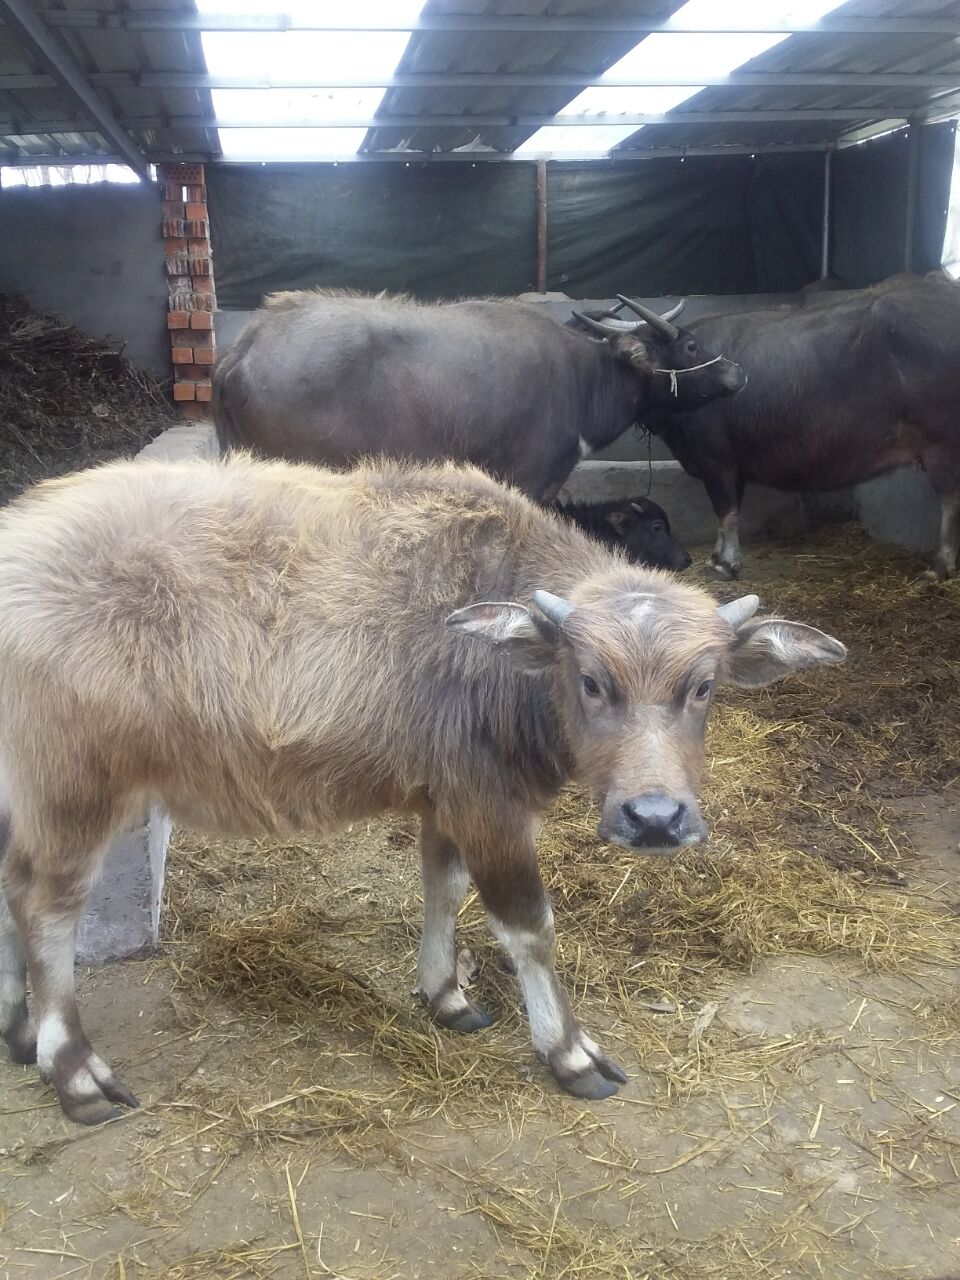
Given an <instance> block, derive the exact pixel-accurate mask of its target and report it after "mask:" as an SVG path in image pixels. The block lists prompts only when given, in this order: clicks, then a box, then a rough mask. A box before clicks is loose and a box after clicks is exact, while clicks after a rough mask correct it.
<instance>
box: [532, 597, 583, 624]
mask: <svg viewBox="0 0 960 1280" xmlns="http://www.w3.org/2000/svg"><path fill="white" fill-rule="evenodd" d="M533 603H534V604H535V605H536V606H537V608H538V609H539V610H540V612H541V613H542V614H543V615H544V617H546V618H549V619H550V621H551V622H552V623H553V624H554V626H556V627H562V626H563V624H564V622H565V621H566V619H567V618H568V617H569V616H570V614H571V613H573V605H572V604H571V603H570V601H569V600H564V599H563V598H562V597H561V596H555V595H552V594H551V593H550V592H549V591H535V592H534V593H533Z"/></svg>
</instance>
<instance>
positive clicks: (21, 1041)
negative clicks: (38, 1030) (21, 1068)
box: [0, 817, 37, 1063]
mask: <svg viewBox="0 0 960 1280" xmlns="http://www.w3.org/2000/svg"><path fill="white" fill-rule="evenodd" d="M9 846H10V819H9V818H8V817H0V860H2V859H3V858H4V857H5V856H6V853H7V850H8V848H9ZM0 1035H2V1036H3V1038H4V1040H5V1041H6V1044H7V1048H8V1049H9V1051H10V1057H11V1058H12V1059H13V1061H14V1062H20V1063H28V1062H36V1060H37V1037H36V1035H35V1033H34V1030H33V1027H32V1026H31V1025H30V1017H29V1014H28V1012H27V956H26V952H25V951H24V949H23V940H22V938H21V937H20V930H19V929H18V928H17V922H16V920H14V918H13V915H12V913H11V911H10V907H9V906H8V905H7V899H6V897H5V895H4V894H3V892H2V891H0Z"/></svg>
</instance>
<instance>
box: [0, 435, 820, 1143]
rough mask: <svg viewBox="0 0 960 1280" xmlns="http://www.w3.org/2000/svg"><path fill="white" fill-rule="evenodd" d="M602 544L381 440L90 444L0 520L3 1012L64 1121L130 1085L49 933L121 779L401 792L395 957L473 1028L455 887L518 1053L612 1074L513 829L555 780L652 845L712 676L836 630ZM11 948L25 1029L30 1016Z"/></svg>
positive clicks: (684, 814)
mask: <svg viewBox="0 0 960 1280" xmlns="http://www.w3.org/2000/svg"><path fill="white" fill-rule="evenodd" d="M756 606H757V601H756V597H746V598H745V599H744V600H742V601H738V602H736V603H735V604H733V605H728V606H726V607H725V608H724V609H719V610H718V609H717V608H716V607H715V604H714V602H713V601H712V600H711V598H710V597H709V596H708V595H707V594H705V593H704V592H702V591H700V590H697V589H694V588H692V587H687V586H681V585H680V584H679V583H677V582H675V581H674V580H673V579H671V578H669V577H668V576H666V575H664V574H662V573H658V572H653V571H650V570H642V569H637V568H634V567H631V566H629V565H628V564H627V563H626V561H625V560H623V559H621V558H620V557H619V555H618V554H616V553H613V552H610V551H608V550H606V549H605V548H603V547H601V546H600V545H599V544H598V543H596V542H595V541H593V540H591V539H589V538H587V537H585V536H584V535H583V534H581V533H580V532H579V531H577V530H576V529H574V528H572V527H571V526H569V525H568V524H566V523H565V522H563V521H562V520H560V519H558V518H557V517H555V516H554V515H552V514H550V513H548V512H546V511H544V510H542V509H540V508H537V507H535V506H534V505H533V504H532V503H531V502H530V501H528V500H527V499H526V498H524V497H523V496H521V495H520V494H519V493H518V492H516V491H514V490H509V489H504V488H501V487H500V486H498V485H497V484H496V483H494V482H493V481H491V480H489V479H487V478H486V477H485V476H484V475H483V474H482V473H480V472H478V471H473V470H469V469H467V470H463V469H457V468H456V467H454V466H447V467H443V468H436V469H426V470H418V469H416V468H413V467H403V466H401V465H399V464H392V463H386V464H383V465H378V466H374V467H369V468H363V469H360V470H358V471H356V472H353V473H350V474H348V475H343V474H334V473H332V472H327V471H322V470H319V469H315V468H312V467H307V466H301V467H298V466H294V465H291V464H287V463H280V462H275V463H265V462H254V461H252V460H250V459H249V458H247V457H245V456H239V457H236V458H234V459H232V460H230V461H228V462H225V463H205V462H194V463H185V464H179V465H177V464H164V463H155V464H146V463H140V462H138V463H116V464H113V465H110V466H106V467H103V468H101V469H98V470H94V471H89V472H86V473H82V474H80V475H77V476H74V477H72V478H69V479H66V480H56V481H51V482H49V483H47V484H44V485H41V486H40V487H39V488H37V489H36V490H34V491H33V492H32V493H31V494H29V495H28V496H27V497H26V498H24V499H21V500H20V501H19V502H16V503H15V504H13V506H11V507H10V508H9V509H8V510H7V511H6V512H5V513H4V514H3V516H2V517H0V757H2V759H0V763H2V766H3V771H4V773H5V775H6V777H7V781H8V787H9V801H8V805H7V810H8V812H7V822H8V824H9V833H10V834H9V842H8V848H7V852H6V857H5V863H4V882H3V883H4V891H5V894H6V899H7V902H8V903H9V915H8V914H4V915H3V917H0V1029H2V1031H3V1034H4V1036H5V1038H6V1040H7V1043H8V1045H9V1047H10V1050H11V1053H12V1054H13V1056H14V1058H16V1059H17V1060H18V1061H21V1062H26V1061H31V1060H32V1059H33V1057H34V1054H36V1058H37V1061H38V1062H39V1066H40V1070H41V1072H42V1073H43V1074H44V1075H45V1076H46V1077H48V1078H50V1079H51V1080H52V1081H53V1083H54V1085H55V1086H56V1089H57V1092H58V1094H59V1096H60V1101H61V1103H62V1105H63V1108H64V1110H65V1111H66V1113H67V1114H68V1115H69V1116H71V1117H72V1118H73V1119H75V1120H79V1121H83V1122H86V1123H93V1122H96V1121H101V1120H105V1119H107V1118H109V1117H111V1116H112V1115H114V1114H115V1105H114V1104H117V1103H123V1104H127V1105H135V1103H136V1099H135V1098H134V1097H133V1095H132V1094H131V1093H130V1092H129V1091H128V1090H127V1089H126V1087H125V1086H124V1085H123V1084H122V1083H121V1082H120V1081H119V1080H118V1079H117V1077H116V1076H115V1075H114V1074H113V1072H112V1071H111V1069H110V1068H109V1067H108V1066H107V1065H106V1063H104V1062H103V1061H102V1059H100V1058H99V1057H97V1055H96V1054H95V1053H94V1052H93V1050H92V1048H91V1046H90V1044H89V1042H88V1040H87V1038H86V1036H85V1035H84V1032H83V1029H82V1027H81V1024H80V1017H79V1013H78V1010H77V1004H76V999H75V995H74V984H73V963H74V934H75V930H76V924H77V919H78V917H79V914H80V912H81V909H82V907H83V903H84V899H85V896H86V893H87V888H88V886H89V884H90V881H91V879H92V878H93V877H94V876H95V874H96V872H97V869H98V864H99V862H100V851H101V850H102V849H103V848H104V845H105V844H106V843H107V842H108V841H109V839H110V837H111V836H112V835H114V834H115V833H116V832H118V831H120V830H121V829H122V828H123V827H124V825H125V824H128V823H130V822H131V821H132V820H134V819H135V818H137V817H139V816H140V815H141V814H142V812H143V809H144V805H145V804H146V803H147V802H148V801H151V800H153V801H156V802H158V803H160V804H162V805H163V806H165V807H166V808H167V809H168V810H169V812H170V813H171V814H172V815H173V817H174V819H175V821H177V822H179V823H182V824H184V825H186V826H190V827H195V828H198V829H204V830H207V831H213V832H222V833H233V832H237V833H244V834H255V835H275V836H283V835H284V834H286V833H288V832H290V831H292V830H295V829H297V828H311V829H329V828H332V827H337V826H339V825H342V824H344V823H347V822H350V821H351V820H354V819H358V818H361V817H363V816H365V815H368V814H374V813H379V812H381V811H382V810H384V809H388V808H393V809H399V810H402V811H406V812H414V813H417V814H419V815H420V818H421V821H422V836H421V852H422V860H423V892H424V905H425V911H424V928H423V937H422V942H421V946H420V958H419V981H420V988H421V991H422V994H423V997H424V999H425V1001H426V1002H427V1003H429V1005H430V1007H431V1009H432V1011H433V1013H434V1015H435V1017H436V1018H437V1020H438V1021H439V1022H441V1023H442V1024H443V1025H445V1026H447V1027H452V1028H454V1029H455V1030H459V1031H473V1030H476V1029H478V1028H480V1027H482V1026H485V1025H487V1023H488V1019H487V1017H486V1015H485V1014H484V1013H483V1011H482V1010H480V1009H478V1008H476V1007H475V1006H473V1005H471V1004H470V1003H469V1002H468V1001H467V1000H466V998H465V997H464V995H463V994H462V992H461V990H460V988H459V986H458V985H457V979H456V947H455V940H454V926H455V921H456V916H457V910H458V907H459V905H460V902H461V900H462V898H463V895H464V892H465V890H466V887H467V882H468V878H469V877H472V878H473V880H474V881H475V883H476V885H477V887H478V889H479V891H480V894H481V896H482V898H483V901H484V903H485V904H486V907H487V910H488V912H489V916H490V921H491V925H492V927H493V931H494V933H495V934H496V936H497V937H498V939H499V940H500V941H501V943H502V944H503V945H504V946H505V948H506V949H507V950H508V952H509V953H510V955H511V956H512V958H513V960H514V962H515V964H516V966H517V971H518V974H519V979H520V983H521V985H522V988H523V995H524V999H525V1002H526V1008H527V1013H528V1016H529V1019H530V1025H531V1033H532V1037H533V1042H534V1046H535V1048H536V1050H537V1051H538V1053H539V1054H540V1055H541V1057H542V1058H544V1059H545V1060H546V1061H547V1062H548V1063H549V1066H550V1069H551V1071H552V1072H553V1074H554V1076H555V1077H556V1078H557V1080H558V1081H559V1082H560V1084H561V1085H562V1086H563V1087H564V1088H565V1089H568V1090H569V1091H570V1092H571V1093H574V1094H577V1095H579V1096H581V1097H586V1098H598V1097H603V1096H605V1095H607V1094H609V1093H613V1092H615V1091H616V1084H617V1083H622V1082H623V1081H624V1080H625V1076H624V1075H623V1072H622V1071H621V1070H620V1068H619V1067H618V1066H616V1065H615V1064H614V1063H613V1062H611V1061H610V1060H609V1059H608V1058H607V1057H606V1056H605V1055H604V1054H603V1053H602V1052H601V1050H600V1049H599V1048H598V1046H597V1045H596V1044H595V1043H594V1042H593V1041H592V1040H591V1039H590V1038H589V1037H588V1036H587V1035H585V1034H584V1032H583V1031H582V1030H581V1029H580V1028H579V1027H578V1025H577V1023H576V1021H575V1020H574V1017H573V1014H572V1012H571V1010H570V1006H569V1004H568V1002H567V998H566V996H565V995H564V993H563V990H562V989H561V987H560V985H559V983H558V980H557V977H556V974H555V972H554V965H553V950H554V929H553V917H552V914H551V910H550V904H549V902H548V899H547V896H546V893H545V891H544V887H543V884H542V881H541V879H540V875H539V872H538V868H537V859H536V853H535V849H534V832H535V829H536V825H537V822H538V821H539V819H540V816H541V815H542V814H543V812H544V811H545V809H546V808H547V806H548V805H549V804H550V802H551V800H552V799H553V797H554V796H555V795H556V793H557V791H558V789H559V788H560V787H561V786H562V785H563V784H564V782H566V781H567V780H568V779H570V778H579V779H581V780H583V781H584V782H585V783H587V784H589V785H590V786H591V787H592V788H593V790H594V792H595V793H596V794H597V795H598V796H599V798H600V800H601V803H602V815H603V816H602V821H601V825H600V835H601V837H602V838H603V839H605V840H609V841H613V842H615V843H618V844H623V845H627V846H631V847H635V848H637V849H641V850H643V849H654V848H657V849H662V848H676V847H678V846H681V845H689V844H696V843H698V842H699V841H700V840H702V839H703V838H704V836H705V827H704V824H703V821H702V819H701V817H700V813H699V809H698V806H697V799H696V793H697V787H698V782H699V775H700V771H701V764H702V755H703V734H704V725H705V721H706V716H707V711H708V708H709V705H710V702H711V698H712V692H713V687H714V682H715V681H720V680H729V681H732V682H733V683H735V684H740V685H762V684H766V683H768V682H769V681H772V680H775V679H777V678H778V677H779V676H782V675H784V674H785V673H787V672H789V671H796V670H798V669H800V668H802V667H808V666H811V665H812V664H815V663H819V662H839V661H842V659H843V657H844V656H845V650H844V648H843V646H842V645H840V644H838V643H837V641H835V640H832V639H830V638H829V637H828V636H825V635H823V634H822V633H821V632H819V631H815V630H813V628H811V627H807V626H803V625H801V624H800V623H793V622H784V621H777V620H767V621H750V617H751V615H752V614H753V612H754V610H755V609H756ZM25 966H26V967H28V968H29V973H30V978H31V984H32V988H33V1001H34V1016H35V1021H36V1035H34V1033H33V1031H32V1029H31V1026H30V1022H29V1019H28V1014H27V1005H26V996H25V980H24V970H25Z"/></svg>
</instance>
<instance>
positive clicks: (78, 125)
mask: <svg viewBox="0 0 960 1280" xmlns="http://www.w3.org/2000/svg"><path fill="white" fill-rule="evenodd" d="M881 110H882V109H881V108H879V107H863V108H857V109H850V108H846V107H845V108H843V109H842V110H841V109H837V110H817V111H799V110H798V111H759V110H758V111H681V112H674V113H673V114H672V115H671V114H659V115H654V114H650V113H642V112H641V113H637V114H624V115H567V116H565V115H557V116H550V115H515V116H511V115H382V116H358V117H345V118H343V119H337V120H312V119H309V118H307V119H291V120H275V119H266V118H260V119H257V118H249V119H245V120H230V119H227V120H219V119H216V118H214V117H206V116H124V117H122V121H123V125H124V128H125V129H133V130H143V129H542V128H544V127H545V126H552V125H555V126H559V127H562V128H569V127H584V128H596V127H597V126H602V125H610V126H616V127H623V126H629V127H630V128H636V129H640V128H647V127H651V126H657V125H681V126H684V125H704V124H776V123H784V124H807V123H816V122H820V121H829V120H836V121H867V120H875V119H876V117H877V115H878V113H879V112H880V111H881ZM884 114H885V115H887V116H899V117H900V121H901V123H906V122H907V121H908V120H910V119H911V118H912V117H913V116H914V115H915V114H916V113H915V112H914V110H913V109H912V108H910V109H904V110H903V111H900V112H897V111H892V112H891V111H890V110H889V109H886V110H885V111H884ZM91 129H92V126H91V125H90V124H89V122H88V123H84V122H83V121H81V120H76V119H70V120H22V119H18V120H13V119H6V120H4V119H0V137H2V138H13V137H39V136H41V135H45V134H51V133H89V132H90V131H91Z"/></svg>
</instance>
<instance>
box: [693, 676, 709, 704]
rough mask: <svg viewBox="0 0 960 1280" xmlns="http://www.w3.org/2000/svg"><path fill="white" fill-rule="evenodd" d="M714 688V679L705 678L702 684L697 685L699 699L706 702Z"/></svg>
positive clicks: (697, 697)
mask: <svg viewBox="0 0 960 1280" xmlns="http://www.w3.org/2000/svg"><path fill="white" fill-rule="evenodd" d="M712 688H713V681H712V680H704V681H703V682H702V683H701V684H699V685H698V686H697V692H696V695H695V697H696V699H697V701H698V702H706V700H707V698H709V697H710V690H711V689H712Z"/></svg>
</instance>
